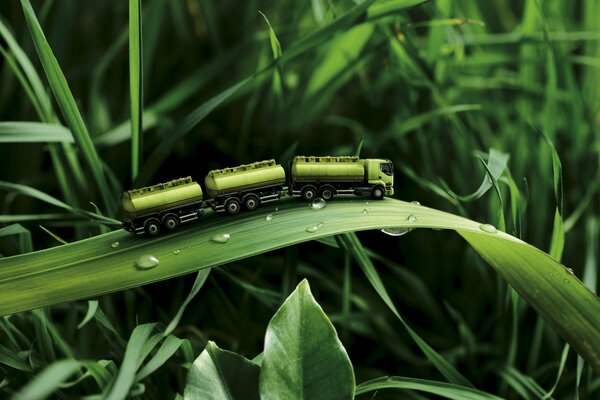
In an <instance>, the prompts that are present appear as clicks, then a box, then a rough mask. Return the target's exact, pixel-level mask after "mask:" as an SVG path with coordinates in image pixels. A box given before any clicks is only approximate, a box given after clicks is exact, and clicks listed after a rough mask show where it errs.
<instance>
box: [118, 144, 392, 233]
mask: <svg viewBox="0 0 600 400" xmlns="http://www.w3.org/2000/svg"><path fill="white" fill-rule="evenodd" d="M204 184H205V188H206V192H207V194H208V196H209V199H208V200H206V201H203V196H202V188H201V187H200V185H199V184H198V183H197V182H195V181H193V180H192V178H191V177H189V176H188V177H187V178H180V179H175V180H172V181H169V182H167V183H160V184H158V185H153V186H148V187H144V188H141V189H134V190H129V191H127V192H125V193H123V197H122V199H121V209H122V213H123V221H124V222H123V228H124V229H125V230H128V231H130V232H134V233H138V234H143V233H146V234H147V235H149V236H156V235H158V234H159V233H160V232H161V230H162V231H172V230H173V229H175V228H177V227H178V226H179V224H181V223H184V222H188V221H192V220H195V219H198V218H199V217H201V216H202V215H203V214H204V210H205V209H207V208H209V207H210V208H212V209H213V210H214V211H216V212H226V213H228V214H237V213H239V212H240V210H242V209H243V208H245V209H246V210H254V209H256V208H257V207H258V206H259V205H260V204H264V203H268V202H271V201H277V200H279V199H280V198H281V197H282V196H283V195H285V193H286V192H287V193H288V194H289V195H290V196H300V197H302V198H303V199H304V200H306V201H312V200H314V199H315V198H317V197H321V198H323V199H324V200H330V199H331V198H332V197H333V196H335V195H338V194H353V195H357V196H365V197H366V196H370V197H372V198H375V199H382V198H383V197H384V196H391V195H393V194H394V172H393V165H392V163H391V162H390V161H389V160H385V159H360V158H358V157H349V156H341V157H329V156H327V157H315V156H310V157H307V156H296V157H294V159H293V160H292V161H290V164H289V171H288V173H287V179H286V171H285V169H284V168H283V167H282V166H281V165H280V164H277V163H276V162H275V160H266V161H259V162H255V163H252V164H246V165H240V166H237V167H233V168H223V169H216V170H213V171H210V172H209V173H208V175H207V176H206V178H205V179H204ZM286 186H287V187H286Z"/></svg>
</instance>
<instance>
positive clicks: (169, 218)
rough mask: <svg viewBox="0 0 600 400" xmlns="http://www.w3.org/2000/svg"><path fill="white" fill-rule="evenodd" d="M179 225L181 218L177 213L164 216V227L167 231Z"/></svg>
mask: <svg viewBox="0 0 600 400" xmlns="http://www.w3.org/2000/svg"><path fill="white" fill-rule="evenodd" d="M178 226H179V218H177V215H175V214H167V215H165V216H164V217H163V227H164V228H165V230H167V231H172V230H175V228H177V227H178Z"/></svg>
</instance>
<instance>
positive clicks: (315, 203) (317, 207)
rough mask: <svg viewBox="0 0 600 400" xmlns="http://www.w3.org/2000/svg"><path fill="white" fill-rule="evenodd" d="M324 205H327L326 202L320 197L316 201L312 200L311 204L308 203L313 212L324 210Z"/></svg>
mask: <svg viewBox="0 0 600 400" xmlns="http://www.w3.org/2000/svg"><path fill="white" fill-rule="evenodd" d="M326 205H327V202H326V201H325V200H323V199H322V198H320V197H317V198H316V199H314V200H313V202H312V203H310V206H311V207H312V208H313V209H315V210H320V209H321V208H325V206H326Z"/></svg>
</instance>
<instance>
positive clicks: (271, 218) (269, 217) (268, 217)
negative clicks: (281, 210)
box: [265, 214, 273, 221]
mask: <svg viewBox="0 0 600 400" xmlns="http://www.w3.org/2000/svg"><path fill="white" fill-rule="evenodd" d="M265 220H267V221H272V220H273V214H269V215H267V216H266V217H265Z"/></svg>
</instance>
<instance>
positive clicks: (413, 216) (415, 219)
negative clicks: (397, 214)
mask: <svg viewBox="0 0 600 400" xmlns="http://www.w3.org/2000/svg"><path fill="white" fill-rule="evenodd" d="M406 220H407V221H408V222H417V216H416V215H414V214H410V215H409V216H408V218H406Z"/></svg>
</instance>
